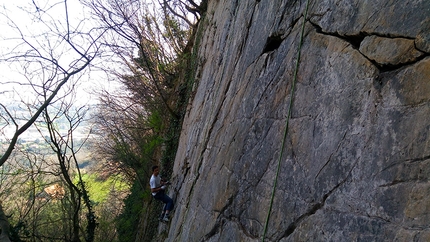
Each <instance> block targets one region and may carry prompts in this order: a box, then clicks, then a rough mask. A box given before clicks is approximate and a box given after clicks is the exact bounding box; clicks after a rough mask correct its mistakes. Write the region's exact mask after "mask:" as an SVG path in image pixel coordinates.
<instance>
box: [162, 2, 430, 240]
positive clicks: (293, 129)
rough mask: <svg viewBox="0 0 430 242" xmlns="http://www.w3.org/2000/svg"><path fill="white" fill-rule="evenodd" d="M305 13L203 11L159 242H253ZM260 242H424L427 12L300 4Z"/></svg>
mask: <svg viewBox="0 0 430 242" xmlns="http://www.w3.org/2000/svg"><path fill="white" fill-rule="evenodd" d="M305 8H306V1H305V0H299V1H291V0H276V1H274V0H243V1H242V0H211V1H209V4H208V10H207V15H206V16H205V18H204V20H203V21H202V22H201V23H200V25H201V26H200V27H202V32H201V35H199V37H200V38H201V42H200V45H199V48H198V56H199V67H198V71H197V76H196V78H197V80H198V83H197V85H196V88H195V96H194V98H193V100H191V102H190V104H189V107H188V111H187V114H186V117H185V120H184V124H183V131H182V134H181V139H180V144H179V150H178V153H177V156H176V160H175V166H174V175H173V182H174V184H173V186H172V188H171V189H170V191H169V193H170V194H171V195H172V196H173V197H174V198H175V202H176V208H175V211H174V214H173V217H172V221H171V223H170V225H169V227H168V228H167V231H166V232H167V233H168V239H167V241H261V238H262V236H263V233H264V227H265V223H266V219H267V214H268V212H269V205H270V201H271V197H272V196H271V195H272V188H273V186H274V178H275V175H276V172H277V165H278V160H279V159H280V158H279V157H280V155H281V148H282V147H283V146H282V144H283V142H284V130H285V128H286V119H287V116H288V115H287V114H288V110H289V102H290V95H291V91H292V82H293V76H294V70H295V61H296V59H297V53H298V49H299V48H298V46H299V40H300V33H301V27H302V24H303V21H304V18H303V13H304V11H305ZM294 89H295V92H294V94H293V100H294V101H293V105H292V112H291V119H290V121H289V127H288V132H287V135H286V138H285V143H284V144H285V145H284V150H283V155H282V158H281V163H280V171H279V178H278V183H277V185H276V190H275V193H274V197H273V207H272V210H271V214H270V217H269V222H268V226H267V233H266V240H265V241H430V223H429V221H430V182H429V177H430V131H429V130H430V1H428V0H380V1H362V0H310V1H309V11H308V15H307V18H306V20H305V30H304V40H303V46H302V48H301V58H300V64H299V68H298V74H297V82H296V85H295V88H294Z"/></svg>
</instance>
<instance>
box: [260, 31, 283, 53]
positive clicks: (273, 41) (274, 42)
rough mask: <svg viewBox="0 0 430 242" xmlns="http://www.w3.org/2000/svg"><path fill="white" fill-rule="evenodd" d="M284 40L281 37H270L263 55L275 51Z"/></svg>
mask: <svg viewBox="0 0 430 242" xmlns="http://www.w3.org/2000/svg"><path fill="white" fill-rule="evenodd" d="M283 40H284V39H283V38H282V37H281V36H280V35H273V36H269V38H267V40H266V45H265V46H264V50H263V53H267V52H270V51H274V50H276V49H278V48H279V46H280V45H281V43H282V41H283Z"/></svg>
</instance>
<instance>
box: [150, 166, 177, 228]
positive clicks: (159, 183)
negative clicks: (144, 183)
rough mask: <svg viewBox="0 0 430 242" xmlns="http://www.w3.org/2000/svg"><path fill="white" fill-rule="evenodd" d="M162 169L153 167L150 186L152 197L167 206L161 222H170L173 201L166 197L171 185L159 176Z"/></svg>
mask: <svg viewBox="0 0 430 242" xmlns="http://www.w3.org/2000/svg"><path fill="white" fill-rule="evenodd" d="M159 174H160V168H159V167H158V166H157V165H154V166H153V167H152V176H151V179H150V180H149V185H150V187H151V193H152V196H153V197H154V198H155V199H156V200H159V201H162V202H163V203H164V204H165V205H164V208H163V212H162V213H161V216H160V220H161V221H164V222H168V221H169V212H170V211H172V209H173V200H172V199H171V198H170V197H169V196H167V195H166V193H165V189H166V186H167V185H170V183H169V182H167V181H166V180H164V179H161V177H160V176H159Z"/></svg>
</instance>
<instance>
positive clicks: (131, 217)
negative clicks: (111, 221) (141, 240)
mask: <svg viewBox="0 0 430 242" xmlns="http://www.w3.org/2000/svg"><path fill="white" fill-rule="evenodd" d="M149 196H150V194H149V193H148V192H147V191H146V192H145V191H144V190H142V188H141V187H140V184H138V182H137V180H136V181H135V183H134V184H133V186H132V187H131V193H130V194H129V195H128V196H127V198H126V199H125V201H124V210H123V212H122V213H121V215H120V216H118V219H117V221H116V226H117V229H118V237H119V238H121V241H122V242H128V241H130V242H134V241H135V240H136V232H137V228H138V224H139V219H140V216H141V214H142V209H143V208H142V207H143V206H142V205H143V202H144V201H147V200H148V198H149Z"/></svg>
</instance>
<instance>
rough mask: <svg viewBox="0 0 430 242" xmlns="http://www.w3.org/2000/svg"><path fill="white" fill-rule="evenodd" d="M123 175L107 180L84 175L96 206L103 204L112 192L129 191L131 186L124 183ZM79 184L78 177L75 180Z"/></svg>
mask: <svg viewBox="0 0 430 242" xmlns="http://www.w3.org/2000/svg"><path fill="white" fill-rule="evenodd" d="M121 176H122V175H112V176H109V177H108V178H107V179H100V177H99V176H98V174H83V175H82V181H83V182H84V183H85V187H86V188H87V190H88V193H89V195H90V197H91V200H92V201H93V202H94V204H96V205H98V204H103V203H104V202H106V200H107V199H108V198H109V195H110V193H111V192H112V191H120V192H121V191H122V192H123V191H128V190H129V189H130V186H129V185H128V184H127V183H126V182H125V181H124V179H123V177H121ZM74 182H75V183H78V177H76V178H75V181H74Z"/></svg>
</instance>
